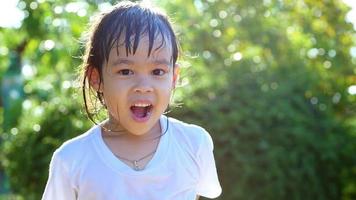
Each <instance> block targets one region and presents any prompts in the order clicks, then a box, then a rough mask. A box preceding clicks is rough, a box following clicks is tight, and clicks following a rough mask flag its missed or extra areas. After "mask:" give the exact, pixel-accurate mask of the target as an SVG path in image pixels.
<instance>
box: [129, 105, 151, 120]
mask: <svg viewBox="0 0 356 200" xmlns="http://www.w3.org/2000/svg"><path fill="white" fill-rule="evenodd" d="M152 108H153V106H152V104H145V103H136V104H134V105H132V106H131V107H130V110H131V112H132V114H133V115H134V116H135V118H137V119H143V118H146V117H148V116H149V115H150V114H151V111H152Z"/></svg>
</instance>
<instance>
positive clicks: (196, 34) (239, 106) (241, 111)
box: [162, 0, 356, 199]
mask: <svg viewBox="0 0 356 200" xmlns="http://www.w3.org/2000/svg"><path fill="white" fill-rule="evenodd" d="M162 4H163V5H164V7H166V8H167V9H168V10H169V13H171V14H173V16H174V19H175V21H177V26H178V28H179V32H180V34H181V38H182V41H181V45H182V49H183V50H185V51H186V53H187V55H188V57H192V56H195V55H198V56H196V58H195V59H192V61H191V62H190V66H191V67H190V68H188V69H187V70H186V76H187V77H184V76H183V82H184V83H190V84H188V85H187V86H185V87H183V88H182V89H181V91H177V92H176V94H177V95H176V96H177V98H178V99H179V98H180V99H181V100H182V101H183V102H184V103H185V106H184V109H179V110H176V111H175V112H174V115H175V116H178V117H180V118H184V119H190V120H191V121H194V122H200V123H201V124H202V125H203V126H204V127H207V128H208V129H209V130H210V132H211V133H212V134H213V136H214V138H215V141H216V155H217V160H218V166H219V171H220V174H221V180H222V185H223V195H222V197H221V199H354V198H355V197H356V196H355V195H356V187H355V185H356V182H355V180H356V174H355V167H356V165H355V164H356V156H355V154H354V152H355V150H356V146H355V144H356V143H355V139H356V138H355V130H356V129H355V126H356V124H355V110H356V109H355V105H356V104H355V96H352V95H351V94H349V93H348V92H347V89H348V87H349V86H351V85H354V84H356V76H355V74H356V70H355V63H356V62H355V61H356V57H355V55H351V54H350V53H349V52H350V49H352V48H354V47H353V46H354V45H355V37H354V34H355V31H354V30H353V28H352V25H351V24H349V23H346V22H345V14H346V13H347V11H348V10H349V9H348V8H347V7H346V6H345V5H344V4H343V2H342V1H328V0H324V1H322V0H318V1H307V0H305V1H287V0H285V1H274V0H267V1H256V0H253V1H251V0H249V1H244V0H241V1H231V0H224V1H215V0H207V1H203V0H195V1H191V2H189V3H188V2H187V1H175V3H172V2H169V1H165V2H163V3H162ZM181 10H184V11H185V12H180V11H181ZM352 56H354V57H352ZM184 97H189V98H188V99H187V98H184Z"/></svg>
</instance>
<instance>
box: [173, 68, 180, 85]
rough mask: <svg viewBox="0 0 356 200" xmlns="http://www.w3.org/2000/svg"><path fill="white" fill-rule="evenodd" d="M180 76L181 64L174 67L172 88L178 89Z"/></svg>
mask: <svg viewBox="0 0 356 200" xmlns="http://www.w3.org/2000/svg"><path fill="white" fill-rule="evenodd" d="M179 74H180V67H179V64H175V65H174V71H173V82H172V88H175V87H176V84H177V81H178V80H179Z"/></svg>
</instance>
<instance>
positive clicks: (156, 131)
mask: <svg viewBox="0 0 356 200" xmlns="http://www.w3.org/2000/svg"><path fill="white" fill-rule="evenodd" d="M102 127H103V128H102V130H103V133H104V134H105V136H107V137H116V138H120V139H122V140H127V141H146V140H152V139H154V138H156V137H158V136H159V135H160V134H161V132H162V130H161V126H160V122H159V120H158V121H157V123H156V124H155V125H154V126H153V127H152V128H151V129H150V130H149V131H148V132H146V133H144V134H141V135H137V134H135V133H132V132H130V131H129V130H127V129H126V128H124V127H123V126H122V125H121V124H120V123H119V122H117V121H116V120H114V119H112V118H109V119H108V120H106V121H105V122H104V123H103V124H102Z"/></svg>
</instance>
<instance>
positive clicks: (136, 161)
mask: <svg viewBox="0 0 356 200" xmlns="http://www.w3.org/2000/svg"><path fill="white" fill-rule="evenodd" d="M157 146H158V145H157ZM156 150H157V147H156V149H155V150H154V151H152V152H151V153H149V154H147V155H145V156H144V157H142V158H140V159H138V160H130V159H127V158H124V157H121V156H118V155H116V157H118V158H120V159H122V160H126V161H128V162H130V163H132V165H133V168H134V170H136V171H141V170H144V168H143V167H142V168H140V166H139V165H138V162H140V161H141V160H143V159H145V158H147V157H149V156H151V155H152V154H154V153H155V152H156Z"/></svg>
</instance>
